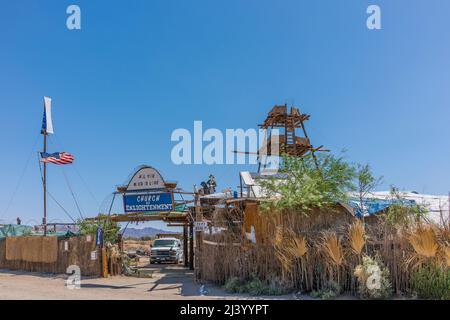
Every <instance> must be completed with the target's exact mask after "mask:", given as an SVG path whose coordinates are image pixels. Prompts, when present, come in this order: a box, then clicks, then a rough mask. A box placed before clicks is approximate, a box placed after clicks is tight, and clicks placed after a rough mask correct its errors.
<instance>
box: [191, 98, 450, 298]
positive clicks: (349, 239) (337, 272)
mask: <svg viewBox="0 0 450 320" xmlns="http://www.w3.org/2000/svg"><path fill="white" fill-rule="evenodd" d="M308 119H309V116H306V115H301V114H300V112H298V110H297V109H296V108H292V109H291V112H290V113H288V112H287V108H286V106H282V107H279V106H275V107H274V108H273V109H272V111H271V112H270V113H269V116H268V118H267V119H266V120H265V121H264V123H263V124H262V125H261V127H262V128H272V127H273V128H275V127H278V128H283V127H284V128H285V131H284V134H283V135H282V136H280V139H279V141H280V145H279V147H280V153H287V154H289V155H291V156H297V157H303V156H305V155H307V154H308V153H310V154H311V155H312V156H313V157H314V152H316V151H326V150H323V149H322V147H319V148H314V147H312V146H311V143H310V140H309V137H308V135H307V133H306V131H305V130H304V124H303V122H304V121H306V120H308ZM298 127H300V128H302V129H303V136H297V134H296V133H295V128H298ZM267 141H268V142H267V154H268V155H274V152H272V151H273V145H272V144H271V143H273V142H271V139H270V138H269V139H268V140H267ZM275 141H276V139H275ZM262 154H263V153H262V152H261V150H260V151H259V152H258V156H259V157H261V155H262ZM260 160H261V159H260ZM316 165H317V162H316ZM260 166H261V162H260V164H259V166H258V172H257V173H250V172H241V173H240V180H241V185H240V188H241V190H240V197H239V198H236V197H235V196H233V195H231V193H223V194H215V195H214V194H213V195H207V196H201V197H200V198H199V202H198V204H196V206H195V219H196V221H203V222H206V223H207V225H208V227H207V228H206V229H205V230H204V231H202V232H197V233H196V256H195V257H196V276H197V278H198V279H200V280H207V281H212V282H215V283H217V284H221V285H222V284H224V283H226V281H227V280H228V279H231V278H237V279H239V280H240V281H251V280H252V279H253V278H254V277H255V276H256V277H257V278H258V279H259V280H261V281H262V282H265V283H277V284H278V285H279V286H280V287H282V288H285V289H287V290H301V291H302V292H312V291H318V292H320V291H321V290H329V288H330V285H331V284H335V285H336V286H337V287H338V288H339V291H340V292H349V293H352V294H357V293H358V292H359V290H360V288H361V284H360V283H359V278H358V276H356V274H355V270H356V267H357V266H359V265H360V264H361V263H362V261H363V257H364V256H366V255H367V256H370V257H379V259H380V261H381V263H383V264H384V265H385V266H386V268H387V270H388V271H389V273H388V275H387V276H386V277H387V278H388V281H389V282H390V283H391V285H392V292H393V293H397V294H412V293H413V287H412V276H413V274H414V273H415V272H417V265H420V264H414V263H406V262H407V261H416V262H417V261H422V260H420V259H422V258H421V256H420V250H419V251H418V249H417V248H416V247H415V246H414V245H413V243H412V242H411V240H410V239H411V237H413V236H415V234H419V233H420V230H421V228H424V230H430V232H431V233H432V234H433V235H434V236H433V237H434V238H433V241H434V242H433V248H438V249H437V250H436V252H435V253H433V256H430V257H431V258H428V259H432V261H433V263H437V264H438V265H440V266H442V265H444V266H445V265H446V266H447V268H448V267H450V254H449V253H450V220H447V221H446V222H444V223H443V224H441V226H440V227H439V226H437V225H436V224H428V223H426V222H425V221H423V223H422V224H419V225H417V224H411V225H409V226H406V227H401V228H399V227H394V226H392V225H390V224H389V223H388V222H387V221H386V219H383V218H382V215H379V213H380V212H381V211H383V212H386V210H388V208H389V206H391V205H392V204H393V203H385V202H383V201H378V202H377V201H375V203H374V208H378V209H380V208H381V209H380V210H378V209H375V210H373V214H374V215H373V218H372V217H371V219H368V220H369V223H368V224H367V225H366V226H364V225H363V224H362V222H361V220H360V219H359V218H358V215H357V210H356V208H355V206H353V205H352V203H351V202H350V203H336V204H335V205H334V206H333V207H331V208H326V209H320V208H316V209H313V211H312V212H310V213H309V214H308V215H305V214H304V213H303V212H297V211H293V210H281V211H275V210H271V211H270V210H269V212H265V210H266V209H264V210H263V209H262V206H261V204H262V202H264V201H265V200H266V199H265V197H264V190H262V188H261V186H260V185H259V184H258V182H257V180H258V179H260V178H262V177H263V174H262V172H260ZM274 177H275V179H280V180H282V179H285V177H284V176H283V175H280V174H279V175H275V176H274ZM410 203H411V204H414V202H410ZM406 210H407V206H406ZM447 210H450V208H448V207H447ZM446 254H447V258H444V257H445V255H446ZM445 259H447V260H445ZM427 261H431V260H427ZM444 268H445V267H444ZM449 289H450V288H449ZM389 290H391V289H390V288H386V291H389ZM358 294H359V293H358ZM449 296H450V295H449Z"/></svg>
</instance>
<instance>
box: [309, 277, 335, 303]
mask: <svg viewBox="0 0 450 320" xmlns="http://www.w3.org/2000/svg"><path fill="white" fill-rule="evenodd" d="M341 291H342V290H341V287H340V286H339V284H338V283H337V282H335V281H329V282H328V283H327V284H326V285H325V286H324V287H323V288H322V289H320V290H318V291H313V292H312V293H311V296H312V297H313V298H320V299H324V300H328V299H334V298H336V297H338V296H339V295H340V294H341Z"/></svg>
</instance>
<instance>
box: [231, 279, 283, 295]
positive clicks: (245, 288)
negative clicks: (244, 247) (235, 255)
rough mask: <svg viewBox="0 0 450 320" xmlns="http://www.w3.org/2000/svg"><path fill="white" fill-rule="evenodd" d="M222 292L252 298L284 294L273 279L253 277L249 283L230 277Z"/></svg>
mask: <svg viewBox="0 0 450 320" xmlns="http://www.w3.org/2000/svg"><path fill="white" fill-rule="evenodd" d="M223 288H224V290H225V291H226V292H229V293H247V294H249V295H252V296H261V295H268V296H276V295H282V294H284V293H285V290H284V289H283V288H282V287H281V286H280V285H279V281H276V280H275V279H271V280H265V281H264V280H261V279H259V278H257V277H256V276H253V277H252V279H251V280H250V281H242V280H241V279H239V278H237V277H231V278H229V279H228V280H227V281H226V282H225V285H224V286H223Z"/></svg>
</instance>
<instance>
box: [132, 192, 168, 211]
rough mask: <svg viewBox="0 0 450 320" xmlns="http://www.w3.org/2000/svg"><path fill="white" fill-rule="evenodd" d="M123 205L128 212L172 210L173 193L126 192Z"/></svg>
mask: <svg viewBox="0 0 450 320" xmlns="http://www.w3.org/2000/svg"><path fill="white" fill-rule="evenodd" d="M123 206H124V209H125V212H126V213H132V212H167V211H172V210H173V203H172V193H170V192H166V193H140V194H125V195H124V196H123Z"/></svg>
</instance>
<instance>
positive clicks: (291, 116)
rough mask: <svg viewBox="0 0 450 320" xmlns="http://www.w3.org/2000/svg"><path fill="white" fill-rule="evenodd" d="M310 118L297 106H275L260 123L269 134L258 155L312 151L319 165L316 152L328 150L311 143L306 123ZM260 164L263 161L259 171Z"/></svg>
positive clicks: (295, 154)
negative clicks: (276, 130)
mask: <svg viewBox="0 0 450 320" xmlns="http://www.w3.org/2000/svg"><path fill="white" fill-rule="evenodd" d="M309 118H310V116H309V115H307V114H302V113H301V112H300V111H299V109H298V108H296V107H291V109H290V111H289V110H288V107H287V105H283V106H274V107H273V108H272V110H271V111H270V112H269V114H268V116H267V118H266V119H265V120H264V122H263V124H260V125H259V127H260V128H261V129H266V130H267V133H268V136H267V139H266V145H263V146H262V147H261V148H260V149H259V151H258V155H259V156H261V155H263V154H264V155H267V156H279V155H283V154H287V155H290V156H294V157H302V156H305V155H306V154H307V153H308V152H311V154H312V156H313V158H314V160H315V161H316V165H317V159H316V156H315V154H314V152H315V151H328V150H323V149H322V147H323V146H320V147H318V148H314V147H313V146H312V145H311V142H310V140H309V137H308V133H307V132H306V129H305V124H304V122H305V121H307V120H309ZM273 129H278V134H276V133H274V132H273ZM275 144H277V146H275ZM260 160H261V158H260ZM260 165H261V163H259V165H258V172H259V171H260Z"/></svg>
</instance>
